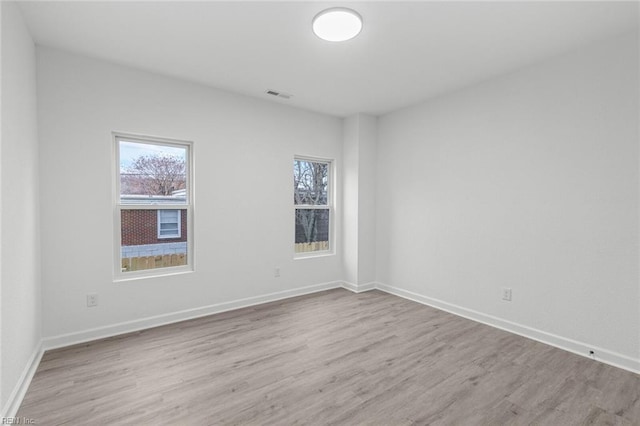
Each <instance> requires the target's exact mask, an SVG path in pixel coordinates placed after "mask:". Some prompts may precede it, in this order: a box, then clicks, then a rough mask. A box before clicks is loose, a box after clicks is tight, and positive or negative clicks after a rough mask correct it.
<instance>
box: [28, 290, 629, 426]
mask: <svg viewBox="0 0 640 426" xmlns="http://www.w3.org/2000/svg"><path fill="white" fill-rule="evenodd" d="M18 416H20V417H27V418H32V419H34V420H35V422H36V424H38V425H63V424H64V425H111V424H136V425H164V424H174V425H234V424H239V425H245V424H247V425H294V424H309V425H325V424H327V425H357V424H371V425H413V424H420V425H422V424H425V425H426V424H433V425H451V424H454V425H503V424H514V425H529V424H534V425H562V426H564V425H586V424H596V425H640V376H638V375H636V374H633V373H630V372H626V371H624V370H620V369H617V368H614V367H610V366H607V365H604V364H601V363H599V362H596V361H592V360H590V359H587V358H582V357H579V356H577V355H573V354H571V353H568V352H565V351H562V350H559V349H555V348H553V347H550V346H547V345H544V344H541V343H538V342H534V341H532V340H528V339H526V338H523V337H519V336H516V335H513V334H510V333H507V332H503V331H500V330H497V329H494V328H491V327H488V326H485V325H482V324H478V323H475V322H473V321H469V320H465V319H463V318H459V317H456V316H454V315H450V314H447V313H445V312H442V311H439V310H436V309H433V308H430V307H427V306H424V305H420V304H418V303H414V302H411V301H408V300H405V299H401V298H398V297H395V296H392V295H389V294H385V293H382V292H379V291H370V292H366V293H360V294H353V293H351V292H348V291H346V290H342V289H338V290H330V291H325V292H321V293H316V294H312V295H308V296H302V297H297V298H292V299H287V300H285V301H280V302H273V303H268V304H264V305H260V306H256V307H251V308H245V309H240V310H236V311H231V312H226V313H222V314H218V315H213V316H209V317H206V318H200V319H196V320H191V321H185V322H181V323H177V324H172V325H168V326H163V327H158V328H153V329H149V330H145V331H141V332H136V333H130V334H126V335H122V336H118V337H113V338H108V339H103V340H99V341H95V342H91V343H88V344H82V345H76V346H72V347H68V348H63V349H58V350H52V351H48V352H46V353H45V355H44V357H43V359H42V362H41V364H40V366H39V367H38V370H37V372H36V374H35V377H34V379H33V381H32V383H31V386H30V388H29V390H28V392H27V395H26V397H25V399H24V401H23V404H22V406H21V407H20V410H19V412H18Z"/></svg>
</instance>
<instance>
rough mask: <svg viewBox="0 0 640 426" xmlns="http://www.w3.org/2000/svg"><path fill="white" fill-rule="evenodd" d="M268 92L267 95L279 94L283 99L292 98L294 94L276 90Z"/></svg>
mask: <svg viewBox="0 0 640 426" xmlns="http://www.w3.org/2000/svg"><path fill="white" fill-rule="evenodd" d="M266 93H267V95H271V96H277V97H279V98H283V99H290V98H291V96H293V95H290V94H288V93H284V92H276V91H275V90H267V91H266Z"/></svg>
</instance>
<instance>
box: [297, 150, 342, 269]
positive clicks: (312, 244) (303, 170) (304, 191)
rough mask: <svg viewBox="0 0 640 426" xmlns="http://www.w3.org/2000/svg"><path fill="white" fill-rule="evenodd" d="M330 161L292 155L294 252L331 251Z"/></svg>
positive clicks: (310, 253) (318, 252) (299, 255)
mask: <svg viewBox="0 0 640 426" xmlns="http://www.w3.org/2000/svg"><path fill="white" fill-rule="evenodd" d="M331 165H332V163H331V161H329V160H320V159H310V158H302V157H296V158H294V161H293V194H294V195H293V199H294V210H295V237H294V238H295V239H294V254H295V255H296V257H302V256H306V255H312V254H321V253H327V252H330V251H331V248H332V244H331V240H332V238H331V234H332V233H331V230H332V226H333V224H332V222H333V204H332V199H331Z"/></svg>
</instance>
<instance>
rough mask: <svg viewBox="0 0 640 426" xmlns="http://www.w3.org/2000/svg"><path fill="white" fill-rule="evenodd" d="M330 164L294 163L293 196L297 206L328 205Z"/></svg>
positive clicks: (302, 161) (300, 161) (298, 161)
mask: <svg viewBox="0 0 640 426" xmlns="http://www.w3.org/2000/svg"><path fill="white" fill-rule="evenodd" d="M328 183H329V163H321V162H316V161H304V160H294V161H293V194H294V203H295V204H298V205H300V204H307V205H314V206H318V205H320V206H321V205H327V202H328V200H329V198H328Z"/></svg>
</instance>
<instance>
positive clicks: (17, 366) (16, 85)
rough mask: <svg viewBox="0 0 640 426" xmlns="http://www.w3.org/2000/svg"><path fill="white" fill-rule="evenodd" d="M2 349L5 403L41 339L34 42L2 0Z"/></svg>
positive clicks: (13, 9)
mask: <svg viewBox="0 0 640 426" xmlns="http://www.w3.org/2000/svg"><path fill="white" fill-rule="evenodd" d="M0 7H1V8H2V145H1V149H0V159H1V161H0V169H1V178H0V182H1V186H0V190H1V192H0V199H1V204H0V205H1V206H2V214H1V217H2V220H1V229H2V247H1V260H0V264H1V265H2V269H1V274H0V283H1V284H2V320H1V325H2V329H1V335H2V343H1V344H2V346H1V348H2V351H1V354H0V355H1V359H2V363H1V377H2V386H1V396H0V407H2V413H3V415H5V414H6V413H7V412H8V411H9V410H11V409H12V408H15V407H7V404H8V403H10V402H11V399H13V397H14V396H15V392H17V391H19V390H18V389H17V388H18V387H19V385H20V382H21V376H22V375H23V374H24V373H25V372H26V370H27V369H28V367H29V366H30V364H31V361H32V360H33V357H34V355H35V354H36V353H37V351H38V348H39V344H40V338H41V313H40V312H41V287H40V241H39V232H38V228H39V227H38V220H39V217H38V214H39V202H38V140H37V120H36V57H35V46H34V44H33V40H32V39H31V36H30V35H29V33H28V31H27V29H26V27H25V25H24V21H23V19H22V15H21V14H20V11H19V9H18V8H17V6H16V5H15V4H14V3H8V2H2V3H1V6H0Z"/></svg>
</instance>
